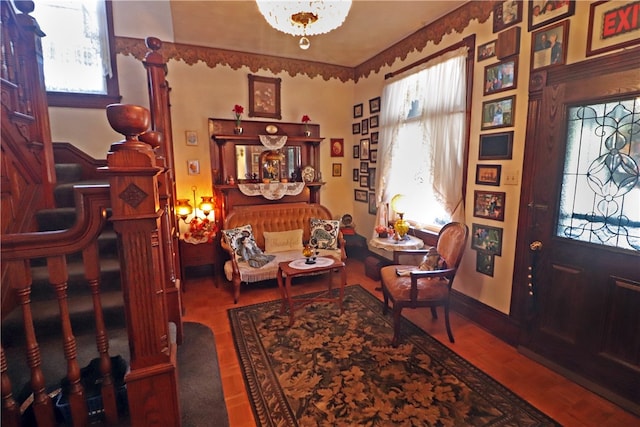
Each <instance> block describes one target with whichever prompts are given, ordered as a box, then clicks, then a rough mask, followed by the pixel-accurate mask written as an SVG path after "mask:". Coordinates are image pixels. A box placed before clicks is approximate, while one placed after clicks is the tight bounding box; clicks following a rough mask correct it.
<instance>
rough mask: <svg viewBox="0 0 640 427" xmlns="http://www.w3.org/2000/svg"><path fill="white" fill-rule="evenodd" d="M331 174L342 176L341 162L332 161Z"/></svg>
mask: <svg viewBox="0 0 640 427" xmlns="http://www.w3.org/2000/svg"><path fill="white" fill-rule="evenodd" d="M331 176H342V163H333V164H332V165H331Z"/></svg>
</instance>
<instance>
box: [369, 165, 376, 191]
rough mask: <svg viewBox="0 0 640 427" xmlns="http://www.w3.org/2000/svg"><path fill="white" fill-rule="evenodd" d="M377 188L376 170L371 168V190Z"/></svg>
mask: <svg viewBox="0 0 640 427" xmlns="http://www.w3.org/2000/svg"><path fill="white" fill-rule="evenodd" d="M375 188H376V168H369V190H375Z"/></svg>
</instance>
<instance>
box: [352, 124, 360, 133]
mask: <svg viewBox="0 0 640 427" xmlns="http://www.w3.org/2000/svg"><path fill="white" fill-rule="evenodd" d="M351 133H352V134H354V135H358V134H359V133H360V122H358V123H354V124H352V125H351Z"/></svg>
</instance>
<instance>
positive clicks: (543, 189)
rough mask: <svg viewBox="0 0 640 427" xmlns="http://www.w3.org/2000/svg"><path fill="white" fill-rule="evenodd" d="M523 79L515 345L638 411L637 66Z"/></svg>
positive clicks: (602, 66) (587, 64)
mask: <svg viewBox="0 0 640 427" xmlns="http://www.w3.org/2000/svg"><path fill="white" fill-rule="evenodd" d="M626 55H629V56H630V57H634V55H635V58H636V59H637V58H638V57H640V56H638V55H640V49H635V50H632V51H628V52H627V53H626ZM618 60H619V61H620V62H619V63H620V64H621V65H620V66H618V67H617V66H616V64H617V63H618V62H617V61H618ZM530 83H531V84H530V88H531V90H530V98H529V121H528V124H527V142H526V152H525V171H524V176H523V193H522V199H521V203H520V208H521V209H520V218H519V226H518V243H517V260H516V264H517V265H516V273H515V277H514V299H513V305H512V312H513V313H514V314H516V316H517V317H520V319H521V320H522V324H523V334H522V336H521V339H520V346H521V348H522V349H525V350H526V351H527V352H529V353H531V354H533V355H536V356H539V357H541V359H542V360H545V361H547V362H550V364H551V365H555V366H557V367H559V369H560V370H561V371H563V372H565V373H567V372H568V373H569V376H574V378H580V379H586V380H587V381H588V382H591V383H592V384H595V385H596V387H603V388H602V389H601V390H600V391H601V392H602V393H603V394H605V395H609V397H611V398H613V399H614V400H617V401H618V403H620V404H622V405H623V406H626V407H628V408H632V410H633V411H640V406H639V405H640V404H639V403H638V402H640V178H639V165H640V71H639V70H638V69H637V66H632V65H631V64H630V63H629V58H628V57H626V56H625V55H614V56H610V57H609V58H600V59H597V60H590V61H584V62H583V63H581V64H573V65H571V66H566V67H562V68H561V69H557V70H553V71H551V70H550V71H549V72H547V73H540V74H537V75H532V79H531V82H530ZM582 382H583V384H584V383H585V382H584V381H582Z"/></svg>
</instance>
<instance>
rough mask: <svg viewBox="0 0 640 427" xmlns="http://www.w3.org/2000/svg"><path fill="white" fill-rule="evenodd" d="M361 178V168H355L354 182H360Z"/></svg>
mask: <svg viewBox="0 0 640 427" xmlns="http://www.w3.org/2000/svg"><path fill="white" fill-rule="evenodd" d="M359 180H360V169H357V168H353V182H358V181H359Z"/></svg>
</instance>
